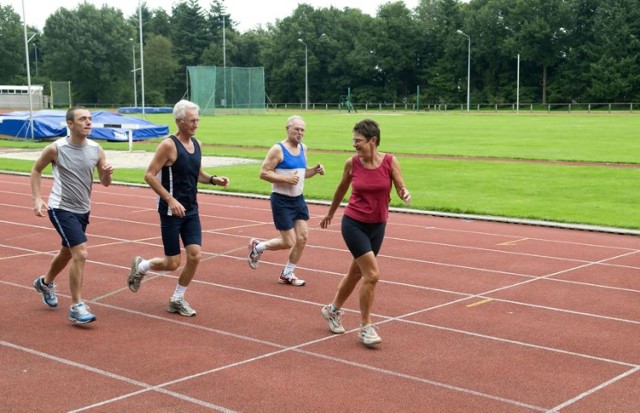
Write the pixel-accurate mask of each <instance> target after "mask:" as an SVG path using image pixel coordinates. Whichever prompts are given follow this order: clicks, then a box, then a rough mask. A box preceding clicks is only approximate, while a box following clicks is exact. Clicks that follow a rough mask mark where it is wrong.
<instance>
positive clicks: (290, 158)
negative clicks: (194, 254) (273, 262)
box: [247, 116, 324, 287]
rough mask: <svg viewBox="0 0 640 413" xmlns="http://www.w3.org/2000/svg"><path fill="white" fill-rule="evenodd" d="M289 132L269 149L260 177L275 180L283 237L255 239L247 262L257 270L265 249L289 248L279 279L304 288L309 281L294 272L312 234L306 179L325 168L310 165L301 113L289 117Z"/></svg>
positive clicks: (274, 201) (274, 196)
mask: <svg viewBox="0 0 640 413" xmlns="http://www.w3.org/2000/svg"><path fill="white" fill-rule="evenodd" d="M286 131H287V138H286V139H284V140H283V141H281V142H278V143H277V144H275V145H273V146H272V147H271V149H269V152H267V156H266V157H265V159H264V161H263V162H262V166H261V167H260V179H263V180H265V181H267V182H270V183H271V212H272V214H273V222H274V224H275V227H276V229H277V230H278V231H280V237H279V238H273V239H270V240H267V241H259V240H257V239H255V238H253V239H251V241H250V242H249V255H248V256H247V261H248V262H249V266H250V267H251V268H253V269H256V268H257V267H258V262H259V260H260V256H261V255H262V253H263V252H264V251H266V250H269V251H276V250H284V249H288V250H290V251H289V261H288V262H287V264H286V265H285V267H284V269H283V270H282V272H281V273H280V278H278V282H279V283H281V284H287V285H293V286H296V287H301V286H303V285H304V284H305V281H304V280H301V279H299V278H297V277H296V275H295V274H294V273H293V271H294V269H295V268H296V265H297V264H298V261H299V260H300V257H302V252H303V250H304V247H305V246H306V245H307V238H308V235H309V230H308V228H307V221H308V220H309V209H308V208H307V203H306V202H305V200H304V195H303V194H302V190H303V188H304V180H305V178H311V177H312V176H315V175H317V174H320V175H324V167H323V166H322V165H321V164H317V165H315V166H314V167H311V168H307V148H306V146H305V145H304V144H303V143H302V137H303V136H304V132H305V123H304V120H303V119H302V118H301V117H300V116H291V117H290V118H289V119H288V120H287V125H286Z"/></svg>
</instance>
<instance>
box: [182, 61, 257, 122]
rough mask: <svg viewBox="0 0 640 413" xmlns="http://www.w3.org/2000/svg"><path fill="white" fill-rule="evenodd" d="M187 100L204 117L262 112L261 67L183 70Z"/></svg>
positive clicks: (190, 67) (192, 67) (194, 67)
mask: <svg viewBox="0 0 640 413" xmlns="http://www.w3.org/2000/svg"><path fill="white" fill-rule="evenodd" d="M187 75H188V77H187V80H188V84H189V95H190V100H191V101H192V102H194V103H197V104H198V106H200V109H201V110H200V112H201V113H202V114H204V115H213V114H215V113H216V112H225V113H252V112H260V111H262V112H264V111H265V109H266V106H265V89H264V68H263V67H226V68H222V67H216V66H189V67H187Z"/></svg>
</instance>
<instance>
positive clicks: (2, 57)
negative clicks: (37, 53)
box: [0, 6, 27, 84]
mask: <svg viewBox="0 0 640 413" xmlns="http://www.w3.org/2000/svg"><path fill="white" fill-rule="evenodd" d="M0 62H2V64H0V83H2V84H26V73H27V71H26V59H25V57H24V32H23V27H22V23H21V20H20V16H19V15H18V14H17V13H16V12H15V11H14V10H13V7H11V6H0Z"/></svg>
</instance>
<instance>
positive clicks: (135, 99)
mask: <svg viewBox="0 0 640 413" xmlns="http://www.w3.org/2000/svg"><path fill="white" fill-rule="evenodd" d="M129 40H130V41H131V57H132V58H133V70H132V71H131V73H133V102H134V103H133V107H134V108H137V107H138V87H137V83H138V82H136V70H137V69H136V44H135V43H134V42H133V38H130V39H129Z"/></svg>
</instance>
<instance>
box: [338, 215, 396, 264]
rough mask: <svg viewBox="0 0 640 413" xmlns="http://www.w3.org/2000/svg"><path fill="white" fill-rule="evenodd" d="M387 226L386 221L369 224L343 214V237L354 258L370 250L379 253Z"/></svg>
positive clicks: (375, 253)
mask: <svg viewBox="0 0 640 413" xmlns="http://www.w3.org/2000/svg"><path fill="white" fill-rule="evenodd" d="M386 226H387V223H386V222H380V223H375V224H369V223H366V222H360V221H357V220H355V219H353V218H349V217H348V216H346V215H343V216H342V238H343V239H344V242H345V243H346V244H347V248H349V251H351V254H352V255H353V258H358V257H360V256H362V255H364V254H366V253H367V252H369V251H373V254H374V255H378V252H379V251H380V247H381V246H382V241H383V240H384V230H385V228H386Z"/></svg>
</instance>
